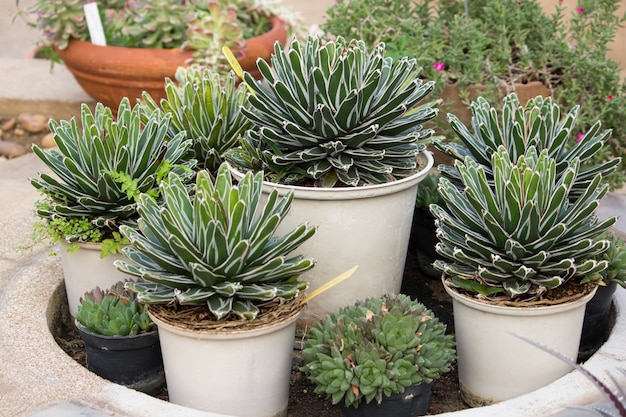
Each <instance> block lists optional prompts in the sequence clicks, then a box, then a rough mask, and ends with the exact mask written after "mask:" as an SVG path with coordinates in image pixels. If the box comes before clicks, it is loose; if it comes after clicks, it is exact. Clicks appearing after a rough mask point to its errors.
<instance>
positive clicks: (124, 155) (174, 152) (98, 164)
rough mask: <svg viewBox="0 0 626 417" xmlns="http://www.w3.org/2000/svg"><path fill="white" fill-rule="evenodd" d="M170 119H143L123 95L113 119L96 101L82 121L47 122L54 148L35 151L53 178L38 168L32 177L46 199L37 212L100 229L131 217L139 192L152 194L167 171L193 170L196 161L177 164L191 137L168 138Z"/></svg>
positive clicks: (32, 181) (83, 114) (84, 114)
mask: <svg viewBox="0 0 626 417" xmlns="http://www.w3.org/2000/svg"><path fill="white" fill-rule="evenodd" d="M169 123H170V117H169V116H168V117H166V118H163V119H158V118H157V117H156V115H155V116H154V117H149V118H148V119H147V120H146V121H145V122H142V119H141V112H140V109H139V107H138V106H134V107H132V108H131V105H130V103H129V101H128V99H126V98H125V99H124V100H122V101H121V103H120V106H119V108H118V112H117V117H115V116H114V115H113V113H112V111H111V109H109V108H107V107H105V106H104V105H102V104H101V103H98V104H97V105H96V108H95V111H94V112H93V113H92V111H91V109H90V108H89V107H88V106H87V105H83V106H82V107H81V120H80V123H79V122H78V121H77V120H76V119H75V118H72V119H71V120H69V121H67V120H63V121H61V122H60V123H59V122H56V121H55V120H50V130H51V131H52V134H53V135H54V141H55V143H56V145H57V147H58V149H54V148H52V149H46V150H44V149H41V148H40V147H38V146H36V145H35V146H33V152H34V153H35V154H36V155H37V156H38V157H39V159H41V160H42V161H43V162H44V163H45V164H46V165H47V166H48V167H49V168H50V170H51V171H52V172H53V173H54V174H56V177H55V176H52V175H48V174H47V173H43V172H42V173H40V174H39V175H38V177H37V178H32V179H31V180H30V181H31V184H32V185H33V186H34V187H35V188H37V189H38V190H39V191H41V192H42V193H43V194H44V196H45V197H46V198H47V201H46V204H45V205H44V206H43V207H41V208H38V210H37V214H38V215H39V216H41V217H43V218H53V217H58V216H61V217H86V218H89V219H91V220H92V221H93V222H94V224H96V225H97V226H99V227H101V226H103V225H105V224H106V225H108V226H109V227H111V226H115V225H118V224H119V223H123V222H126V221H131V220H133V219H134V218H135V217H136V204H137V202H136V197H137V195H138V194H139V193H148V192H156V191H157V190H158V188H157V186H158V182H159V181H160V179H161V178H162V177H163V176H165V175H166V174H167V172H166V171H167V170H171V169H174V170H176V171H177V172H180V173H183V172H185V171H189V172H191V170H190V168H192V167H193V165H194V163H195V161H187V162H184V163H183V162H181V161H182V157H183V155H185V153H187V151H188V149H189V147H190V145H191V141H189V140H184V139H183V135H182V134H179V135H176V136H174V137H172V138H169V139H168V137H167V130H168V127H169ZM131 183H132V187H131V188H134V189H133V190H131V189H129V188H128V186H129V185H130V184H131Z"/></svg>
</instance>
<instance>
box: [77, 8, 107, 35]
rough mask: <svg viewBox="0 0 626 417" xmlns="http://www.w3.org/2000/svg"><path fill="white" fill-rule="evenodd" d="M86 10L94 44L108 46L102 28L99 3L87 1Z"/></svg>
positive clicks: (88, 26) (86, 17) (86, 18)
mask: <svg viewBox="0 0 626 417" xmlns="http://www.w3.org/2000/svg"><path fill="white" fill-rule="evenodd" d="M83 10H84V11H85V20H86V21H87V28H88V29H89V37H90V38H91V43H93V44H94V45H100V46H106V44H107V40H106V37H105V36H104V30H103V29H102V20H100V13H99V12H98V4H97V3H96V2H95V1H92V2H88V3H85V4H84V5H83Z"/></svg>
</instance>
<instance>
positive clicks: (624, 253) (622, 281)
mask: <svg viewBox="0 0 626 417" xmlns="http://www.w3.org/2000/svg"><path fill="white" fill-rule="evenodd" d="M602 237H603V238H605V239H608V241H609V248H608V249H607V250H606V252H604V253H603V254H602V255H601V257H600V259H602V260H605V261H607V263H608V265H607V267H606V269H605V270H604V271H602V272H601V274H602V281H603V282H604V283H605V284H610V283H612V282H615V283H617V284H618V285H620V286H622V287H624V288H626V243H624V240H623V239H621V238H619V237H617V235H615V233H613V232H609V233H607V234H606V235H604V236H602Z"/></svg>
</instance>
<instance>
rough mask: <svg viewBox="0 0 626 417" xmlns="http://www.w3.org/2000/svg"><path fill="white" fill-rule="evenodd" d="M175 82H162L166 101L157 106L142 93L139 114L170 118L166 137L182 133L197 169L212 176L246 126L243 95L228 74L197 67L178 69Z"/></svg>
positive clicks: (231, 74) (247, 122) (243, 91)
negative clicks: (187, 142)
mask: <svg viewBox="0 0 626 417" xmlns="http://www.w3.org/2000/svg"><path fill="white" fill-rule="evenodd" d="M176 78H177V82H174V81H173V80H170V79H166V81H165V93H166V98H165V99H163V100H161V101H160V102H159V103H156V102H155V101H154V100H153V99H152V97H150V95H148V94H147V93H144V95H143V100H141V101H140V105H141V107H142V110H143V112H144V113H145V114H146V115H147V117H148V118H149V117H151V116H152V115H153V113H155V112H156V113H159V114H161V115H166V114H169V115H171V123H170V124H169V135H170V136H176V135H177V134H180V133H182V132H184V134H185V137H186V138H189V139H191V140H192V145H191V151H192V153H193V155H192V157H193V158H194V159H196V160H197V161H198V168H200V169H208V170H209V171H211V172H215V171H217V168H218V167H219V166H220V164H221V163H222V162H223V159H222V156H223V154H224V153H225V152H226V151H227V150H228V149H230V148H232V147H234V146H236V145H237V144H238V143H239V139H240V137H241V136H242V135H243V132H244V131H245V130H246V129H247V128H248V127H249V126H250V122H249V121H248V120H247V119H246V118H245V117H243V115H242V113H241V109H240V108H241V107H242V106H245V105H247V102H248V100H247V91H246V90H245V88H244V87H238V86H236V85H235V77H234V75H233V73H232V72H231V73H229V74H228V75H226V76H224V77H220V76H219V75H218V74H216V73H213V72H211V71H209V70H206V69H205V70H201V69H199V68H197V67H193V68H179V69H178V71H177V73H176Z"/></svg>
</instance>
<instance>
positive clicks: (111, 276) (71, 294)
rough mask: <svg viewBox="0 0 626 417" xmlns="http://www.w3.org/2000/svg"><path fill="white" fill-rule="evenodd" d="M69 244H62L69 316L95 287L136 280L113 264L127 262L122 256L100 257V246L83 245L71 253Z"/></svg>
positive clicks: (105, 286)
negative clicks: (117, 261)
mask: <svg viewBox="0 0 626 417" xmlns="http://www.w3.org/2000/svg"><path fill="white" fill-rule="evenodd" d="M67 247H68V244H67V243H65V242H62V243H61V248H60V249H61V250H60V252H61V262H62V264H63V277H64V279H65V291H66V293H67V302H68V304H69V308H70V314H71V315H72V316H74V314H75V313H76V310H77V309H78V305H79V304H80V302H79V300H80V298H81V297H82V296H83V295H84V294H85V293H86V292H88V291H91V290H93V289H94V288H95V287H96V286H98V287H100V288H101V289H103V290H104V289H107V288H109V287H111V286H112V285H113V284H115V283H116V282H118V281H126V280H128V279H132V278H133V277H132V276H130V275H128V274H125V273H123V272H120V271H118V270H117V268H115V266H114V265H113V262H114V261H116V260H118V259H121V260H125V258H124V255H122V254H113V255H108V256H106V257H104V258H100V250H101V247H102V245H101V244H100V243H81V244H80V249H78V250H77V251H75V252H72V253H69V252H68V251H67Z"/></svg>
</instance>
